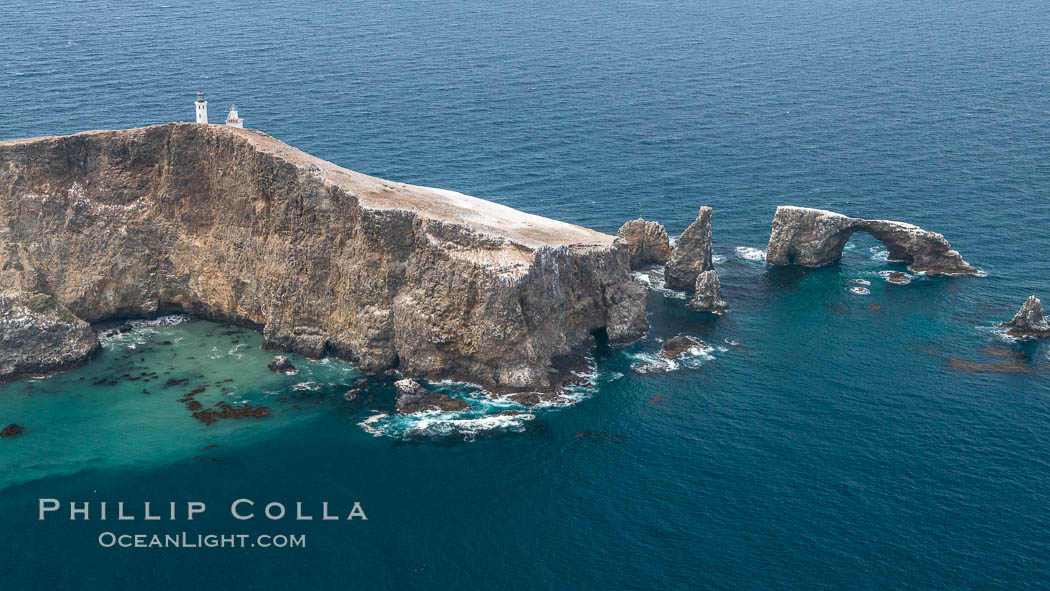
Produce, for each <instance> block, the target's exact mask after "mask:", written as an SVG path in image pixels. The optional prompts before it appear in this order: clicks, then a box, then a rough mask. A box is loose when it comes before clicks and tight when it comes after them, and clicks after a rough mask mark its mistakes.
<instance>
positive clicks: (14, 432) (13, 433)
mask: <svg viewBox="0 0 1050 591" xmlns="http://www.w3.org/2000/svg"><path fill="white" fill-rule="evenodd" d="M23 431H25V427H23V426H22V425H16V424H14V423H11V424H10V425H8V426H6V427H4V429H3V431H0V439H7V438H8V437H17V436H19V435H21V434H22V432H23Z"/></svg>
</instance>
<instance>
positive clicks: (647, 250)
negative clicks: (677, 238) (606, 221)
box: [617, 218, 671, 270]
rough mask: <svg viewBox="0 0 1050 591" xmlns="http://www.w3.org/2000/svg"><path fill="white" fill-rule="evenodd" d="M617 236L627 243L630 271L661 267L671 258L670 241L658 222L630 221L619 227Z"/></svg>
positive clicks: (640, 219) (639, 219)
mask: <svg viewBox="0 0 1050 591" xmlns="http://www.w3.org/2000/svg"><path fill="white" fill-rule="evenodd" d="M617 235H618V236H619V237H620V238H622V239H623V241H624V242H626V243H627V253H628V255H629V256H630V259H631V269H632V270H636V269H641V268H642V267H646V266H648V265H662V264H664V263H666V262H667V259H669V258H670V257H671V244H670V242H671V240H670V238H669V237H668V236H667V230H665V229H664V227H663V225H661V224H660V223H659V222H648V221H646V220H643V219H642V218H638V219H636V220H631V221H629V222H627V223H625V224H624V225H622V226H620V231H619V232H617Z"/></svg>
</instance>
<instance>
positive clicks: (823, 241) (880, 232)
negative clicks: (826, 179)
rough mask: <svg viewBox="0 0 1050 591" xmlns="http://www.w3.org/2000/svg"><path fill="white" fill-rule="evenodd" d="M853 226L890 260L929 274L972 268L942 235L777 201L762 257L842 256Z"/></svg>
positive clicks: (796, 260) (815, 262) (828, 259)
mask: <svg viewBox="0 0 1050 591" xmlns="http://www.w3.org/2000/svg"><path fill="white" fill-rule="evenodd" d="M854 232H867V233H869V234H871V235H872V236H874V237H875V238H876V239H878V240H879V241H881V242H882V243H883V244H885V245H886V248H887V249H888V250H889V260H891V261H900V262H904V263H907V265H908V268H909V269H911V270H912V271H916V272H919V271H921V272H924V273H927V274H930V275H937V274H941V273H948V274H971V275H972V274H974V273H977V269H975V268H974V267H972V266H971V265H970V264H969V263H967V262H966V261H964V260H963V258H962V256H960V255H959V253H958V252H956V251H954V250H952V249H951V245H950V244H948V241H947V240H945V239H944V236H942V235H940V234H937V233H935V232H929V231H926V230H923V229H922V228H920V227H918V226H913V225H912V224H907V223H904V222H894V221H890V220H866V219H861V218H851V217H848V216H844V215H842V214H840V213H835V212H833V211H826V210H823V209H812V208H809V207H793V206H786V205H782V206H780V207H778V208H777V212H776V214H775V215H774V216H773V225H772V231H771V232H770V235H769V246H768V248H767V249H766V263H768V264H770V265H802V266H806V267H821V266H824V265H828V264H831V263H834V262H835V261H837V260H839V259H840V258H842V248H843V247H844V246H845V245H846V242H848V241H849V238H850V236H852V235H853V233H854Z"/></svg>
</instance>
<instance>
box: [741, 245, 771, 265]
mask: <svg viewBox="0 0 1050 591" xmlns="http://www.w3.org/2000/svg"><path fill="white" fill-rule="evenodd" d="M734 250H735V251H736V256H738V257H740V258H742V259H744V260H745V261H754V262H763V263H764V262H765V261H766V251H764V250H762V249H761V248H752V247H750V246H738V247H736V248H735V249H734Z"/></svg>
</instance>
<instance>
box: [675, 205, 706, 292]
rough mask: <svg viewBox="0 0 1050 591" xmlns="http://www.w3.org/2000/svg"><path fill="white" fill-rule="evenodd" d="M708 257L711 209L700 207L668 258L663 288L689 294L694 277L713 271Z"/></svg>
mask: <svg viewBox="0 0 1050 591" xmlns="http://www.w3.org/2000/svg"><path fill="white" fill-rule="evenodd" d="M714 268H715V267H714V263H713V261H712V255H711V208H710V207H707V206H706V205H705V206H703V207H701V208H700V214H699V215H698V216H697V218H696V221H695V222H693V223H692V224H690V225H689V227H688V228H686V229H685V232H682V235H681V236H679V237H678V240H677V241H676V242H675V245H674V252H673V253H672V254H671V259H670V260H669V261H667V265H666V266H665V267H664V285H666V286H667V287H668V288H669V289H676V290H678V291H691V290H692V289H693V288H694V287H695V286H696V278H697V277H699V276H700V274H701V273H703V272H704V271H710V270H711V269H714Z"/></svg>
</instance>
